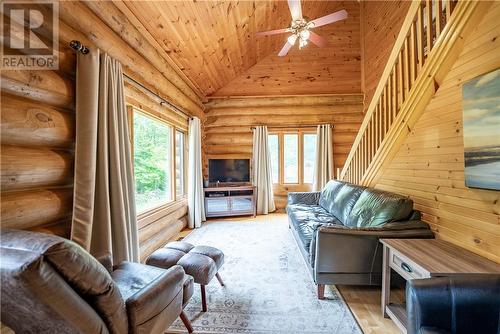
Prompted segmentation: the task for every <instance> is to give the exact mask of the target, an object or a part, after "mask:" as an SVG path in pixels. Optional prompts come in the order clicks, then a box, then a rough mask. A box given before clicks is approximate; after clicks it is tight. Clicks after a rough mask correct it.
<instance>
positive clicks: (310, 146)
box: [302, 133, 317, 183]
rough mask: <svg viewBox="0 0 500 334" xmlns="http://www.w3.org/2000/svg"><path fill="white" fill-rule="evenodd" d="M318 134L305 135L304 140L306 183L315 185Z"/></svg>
mask: <svg viewBox="0 0 500 334" xmlns="http://www.w3.org/2000/svg"><path fill="white" fill-rule="evenodd" d="M316 137H317V136H316V134H315V133H304V137H303V140H302V151H303V152H304V154H303V155H302V156H303V161H302V163H303V169H302V170H303V171H304V180H303V182H304V183H313V178H314V164H315V163H316Z"/></svg>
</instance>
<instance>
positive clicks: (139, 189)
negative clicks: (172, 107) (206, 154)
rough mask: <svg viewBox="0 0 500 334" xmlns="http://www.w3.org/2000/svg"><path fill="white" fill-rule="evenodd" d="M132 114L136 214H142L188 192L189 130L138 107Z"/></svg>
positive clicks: (131, 111)
mask: <svg viewBox="0 0 500 334" xmlns="http://www.w3.org/2000/svg"><path fill="white" fill-rule="evenodd" d="M129 114H130V117H131V119H132V124H131V128H130V129H131V137H132V139H133V146H132V150H133V157H134V179H135V199H136V206H137V214H138V215H141V216H143V215H144V214H147V213H148V212H149V211H153V210H155V209H157V208H160V207H162V206H164V205H166V204H168V203H170V202H173V201H174V200H177V199H181V198H183V197H184V196H185V195H186V191H187V189H186V186H187V185H186V159H187V153H186V150H187V148H186V147H187V146H186V140H187V134H186V133H185V132H184V129H182V130H180V129H178V128H177V127H176V126H175V125H173V124H170V123H168V122H167V121H164V120H163V119H160V118H158V117H155V116H153V115H151V114H149V113H146V112H144V111H142V110H140V109H136V108H135V107H130V108H129Z"/></svg>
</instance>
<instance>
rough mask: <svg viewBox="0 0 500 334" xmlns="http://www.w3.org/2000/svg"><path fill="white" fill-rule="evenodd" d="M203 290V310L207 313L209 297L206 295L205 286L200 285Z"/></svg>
mask: <svg viewBox="0 0 500 334" xmlns="http://www.w3.org/2000/svg"><path fill="white" fill-rule="evenodd" d="M200 288H201V309H202V310H203V312H207V296H206V293H205V286H204V285H202V284H200Z"/></svg>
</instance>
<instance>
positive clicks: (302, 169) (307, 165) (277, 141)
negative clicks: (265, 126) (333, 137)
mask: <svg viewBox="0 0 500 334" xmlns="http://www.w3.org/2000/svg"><path fill="white" fill-rule="evenodd" d="M268 143H269V153H270V158H271V171H272V177H273V183H274V184H285V185H286V184H312V183H313V177H314V164H315V162H316V133H315V132H312V131H310V130H308V131H305V130H297V131H290V130H286V131H279V132H272V133H270V134H269V135H268Z"/></svg>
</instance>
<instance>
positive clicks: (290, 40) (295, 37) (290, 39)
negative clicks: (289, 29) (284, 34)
mask: <svg viewBox="0 0 500 334" xmlns="http://www.w3.org/2000/svg"><path fill="white" fill-rule="evenodd" d="M296 40H297V35H295V34H293V35H290V36H289V37H288V39H287V41H288V43H289V44H291V45H295V41H296Z"/></svg>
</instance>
